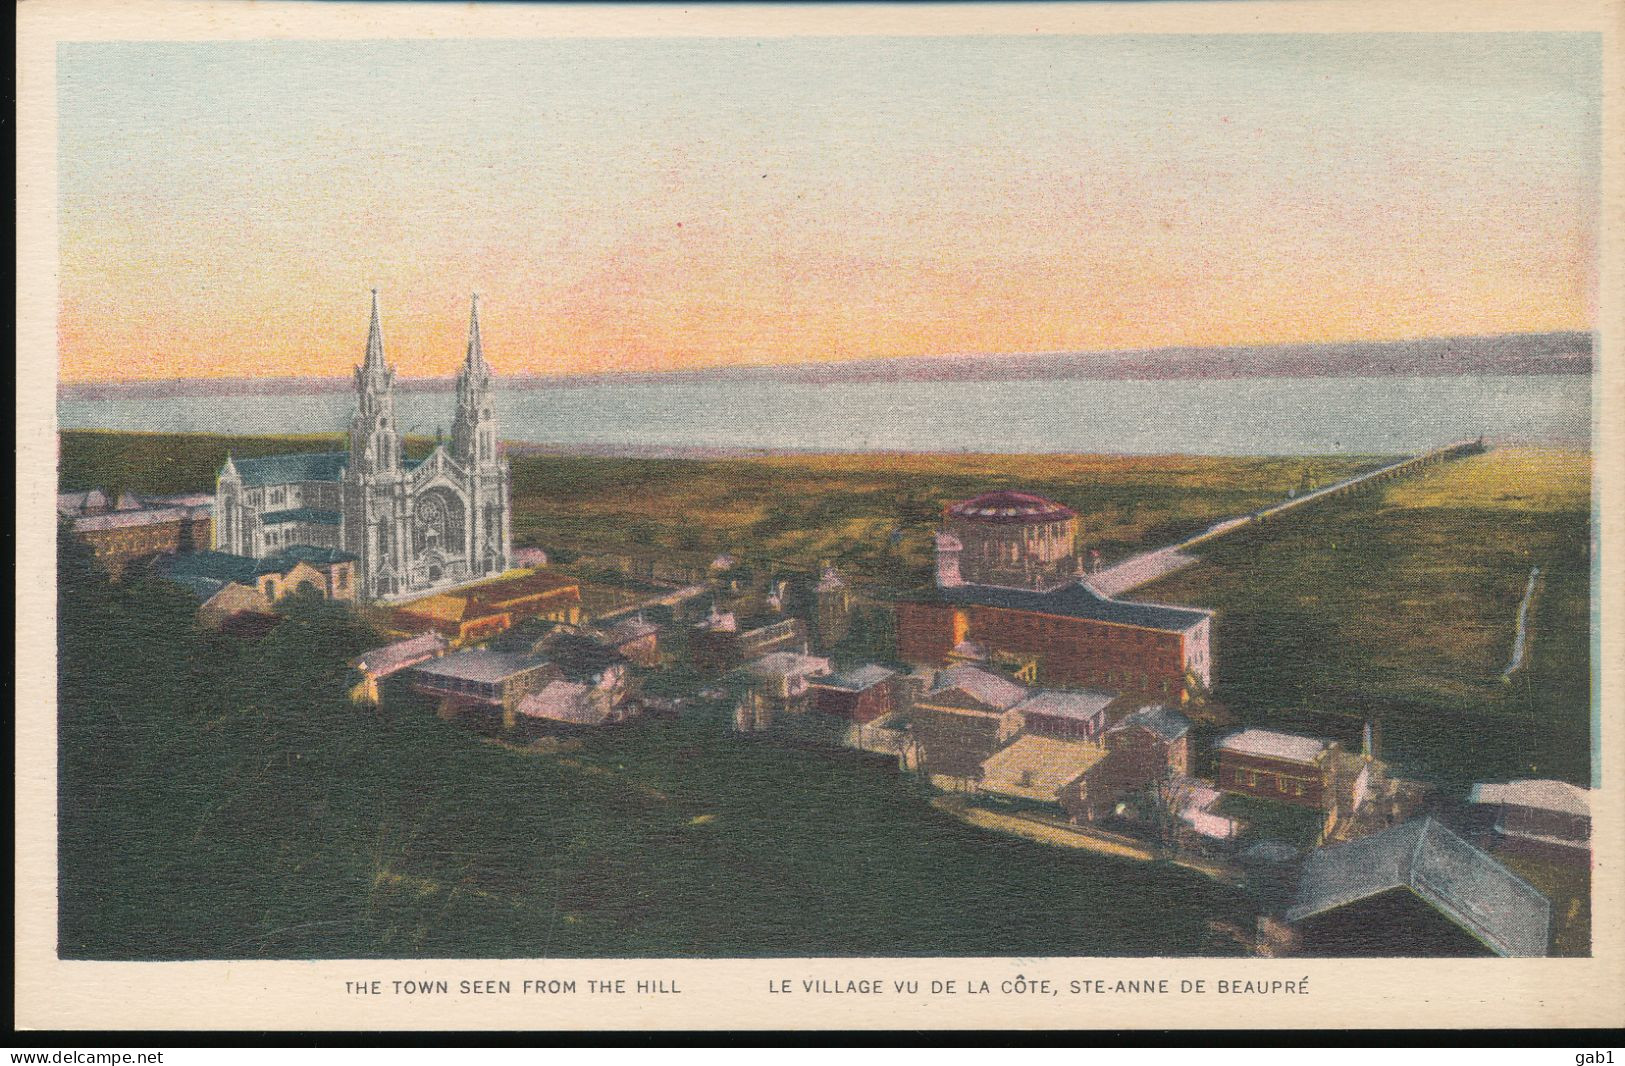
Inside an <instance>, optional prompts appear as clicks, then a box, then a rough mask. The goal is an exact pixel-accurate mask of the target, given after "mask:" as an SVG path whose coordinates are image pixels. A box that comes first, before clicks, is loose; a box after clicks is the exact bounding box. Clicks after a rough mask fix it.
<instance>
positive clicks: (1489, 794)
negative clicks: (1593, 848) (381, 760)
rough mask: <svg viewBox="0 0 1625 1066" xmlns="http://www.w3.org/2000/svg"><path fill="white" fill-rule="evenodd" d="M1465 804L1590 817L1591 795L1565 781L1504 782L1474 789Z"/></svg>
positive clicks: (1476, 786)
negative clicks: (1502, 806) (1527, 808)
mask: <svg viewBox="0 0 1625 1066" xmlns="http://www.w3.org/2000/svg"><path fill="white" fill-rule="evenodd" d="M1468 802H1469V803H1496V804H1505V805H1507V806H1510V807H1529V808H1532V809H1534V810H1539V811H1555V812H1557V813H1560V814H1572V815H1578V816H1579V817H1581V818H1589V817H1590V816H1591V793H1590V791H1589V790H1587V789H1583V788H1580V787H1579V786H1577V785H1571V784H1569V783H1568V782H1567V781H1508V782H1507V783H1506V784H1504V785H1488V784H1486V785H1474V786H1473V792H1472V796H1471V797H1470V798H1469V800H1468Z"/></svg>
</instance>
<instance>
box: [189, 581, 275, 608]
mask: <svg viewBox="0 0 1625 1066" xmlns="http://www.w3.org/2000/svg"><path fill="white" fill-rule="evenodd" d="M203 608H204V609H208V608H214V609H215V610H217V611H219V610H222V609H225V610H226V611H227V612H228V613H233V614H241V613H244V612H247V613H257V614H273V613H274V611H273V609H272V607H271V601H270V600H268V599H266V598H265V594H264V593H262V592H260V590H259V589H257V588H254V587H252V586H249V585H236V584H231V583H227V582H222V583H221V584H220V585H219V587H217V588H216V589H215V591H214V593H213V594H212V595H210V596H209V597H208V598H207V599H206V600H204V602H203Z"/></svg>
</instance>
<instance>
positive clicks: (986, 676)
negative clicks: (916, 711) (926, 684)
mask: <svg viewBox="0 0 1625 1066" xmlns="http://www.w3.org/2000/svg"><path fill="white" fill-rule="evenodd" d="M955 689H957V690H959V691H960V692H963V693H964V694H965V695H967V696H969V697H971V698H972V699H974V700H976V701H977V702H978V703H981V704H983V705H985V706H988V707H992V708H993V709H995V710H1000V711H1007V710H1009V709H1010V708H1011V707H1014V706H1015V705H1016V704H1018V703H1020V702H1021V701H1022V700H1023V699H1025V698H1026V697H1027V689H1026V688H1025V687H1024V686H1022V685H1018V684H1016V683H1015V682H1014V681H1011V680H1010V679H1009V678H1007V677H1001V676H999V675H998V674H995V673H992V672H990V671H987V670H983V669H981V668H979V667H975V666H970V665H961V666H950V667H948V668H946V669H943V670H938V671H937V677H936V681H935V683H934V684H932V686H931V689H930V691H929V692H927V693H926V695H927V696H936V695H940V694H941V693H944V692H950V691H953V690H955Z"/></svg>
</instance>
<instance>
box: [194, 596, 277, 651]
mask: <svg viewBox="0 0 1625 1066" xmlns="http://www.w3.org/2000/svg"><path fill="white" fill-rule="evenodd" d="M197 620H198V624H199V625H202V626H204V627H205V628H207V629H213V630H216V631H217V632H220V633H224V634H226V635H227V636H232V637H238V638H242V639H248V640H255V639H258V638H259V637H262V636H264V635H265V634H266V633H268V632H270V631H271V630H272V629H273V628H275V626H276V624H277V623H278V622H280V621H281V620H282V616H281V615H279V614H277V612H276V607H275V606H274V605H273V604H272V603H271V601H270V600H269V599H267V598H266V596H265V593H263V592H261V591H260V590H259V587H258V586H256V585H239V584H236V583H235V582H232V583H227V584H224V585H221V586H220V587H219V588H218V589H217V590H216V591H215V592H214V594H213V595H211V596H209V598H208V599H206V600H204V601H203V602H202V603H201V604H199V605H198V609H197Z"/></svg>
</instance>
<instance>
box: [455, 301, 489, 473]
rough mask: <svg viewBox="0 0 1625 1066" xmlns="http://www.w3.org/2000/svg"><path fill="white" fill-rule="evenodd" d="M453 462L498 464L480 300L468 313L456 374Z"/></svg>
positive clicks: (476, 465) (485, 464)
mask: <svg viewBox="0 0 1625 1066" xmlns="http://www.w3.org/2000/svg"><path fill="white" fill-rule="evenodd" d="M451 454H452V458H453V459H455V460H457V462H459V463H461V464H463V465H464V466H465V467H470V468H472V467H488V466H492V465H494V464H495V463H496V461H497V424H496V417H495V414H494V412H493V410H492V403H491V364H489V363H487V362H486V361H485V350H484V347H483V346H482V345H481V343H480V298H479V294H478V293H476V294H475V295H474V299H473V303H472V306H471V308H470V310H469V313H468V354H467V356H466V357H465V358H464V359H463V365H462V369H460V370H458V371H457V417H456V420H455V421H453V422H452V426H451Z"/></svg>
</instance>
